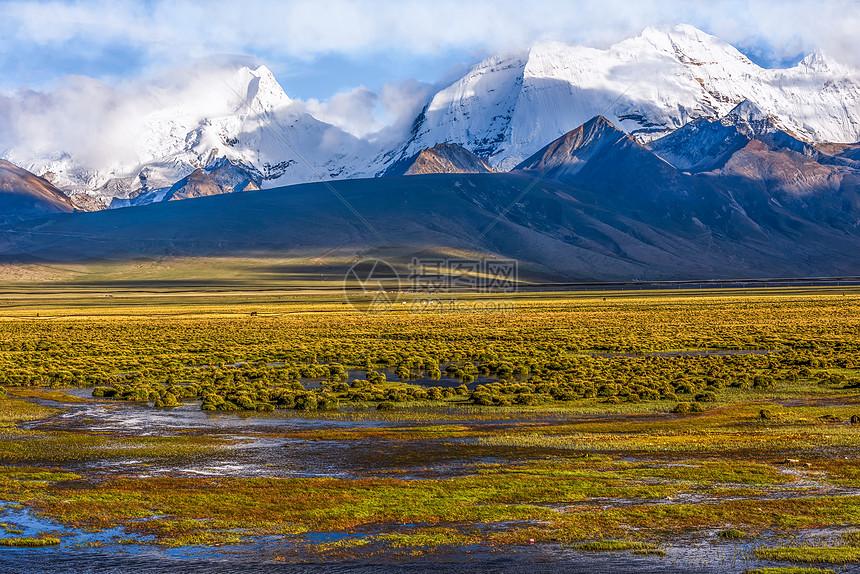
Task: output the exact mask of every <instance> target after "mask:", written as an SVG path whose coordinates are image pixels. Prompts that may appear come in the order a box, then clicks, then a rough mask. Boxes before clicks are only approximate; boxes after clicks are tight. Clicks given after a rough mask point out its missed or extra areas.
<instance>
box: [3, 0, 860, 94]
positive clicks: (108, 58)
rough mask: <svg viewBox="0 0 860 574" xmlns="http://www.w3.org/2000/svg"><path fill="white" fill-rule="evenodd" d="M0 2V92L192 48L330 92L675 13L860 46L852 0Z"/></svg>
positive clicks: (778, 42)
mask: <svg viewBox="0 0 860 574" xmlns="http://www.w3.org/2000/svg"><path fill="white" fill-rule="evenodd" d="M0 13H2V18H0V90H3V91H4V92H6V93H9V92H10V91H14V90H16V89H18V88H20V87H22V86H27V87H30V88H35V89H46V88H47V87H50V86H52V85H54V84H56V83H57V82H60V81H62V79H63V78H64V77H65V76H68V75H71V74H77V75H84V76H88V77H91V78H95V79H98V80H100V81H102V82H105V83H107V84H108V85H110V84H112V83H114V84H115V83H121V82H124V81H128V80H130V79H135V78H140V77H146V76H147V75H152V74H157V73H158V72H159V71H161V70H163V69H165V68H169V67H172V66H177V65H187V64H189V63H193V62H194V61H195V60H196V59H199V58H211V57H213V56H217V57H227V56H229V57H233V56H245V57H249V58H251V59H253V60H256V61H260V62H262V63H265V64H266V65H267V66H269V67H270V68H271V69H272V70H273V71H274V72H275V75H276V76H277V77H278V79H279V81H280V82H281V84H282V85H283V86H284V88H285V90H286V91H287V93H288V94H289V95H290V96H293V97H298V98H302V99H306V98H316V99H320V100H324V99H326V98H328V97H330V96H331V95H333V94H334V93H336V92H342V91H347V90H349V89H352V88H355V87H356V86H360V85H364V86H367V87H368V88H370V89H371V90H376V89H379V88H380V86H382V85H384V84H386V83H389V82H395V81H399V80H403V79H405V78H410V77H411V78H416V79H419V80H421V81H424V82H430V83H435V82H440V81H444V80H445V79H448V76H453V75H454V73H455V72H458V71H462V70H463V69H464V67H465V66H466V65H468V64H470V63H474V62H475V61H477V60H479V59H480V58H481V57H482V56H485V55H487V54H489V53H492V52H498V51H505V50H513V49H517V48H522V47H525V46H528V45H529V44H532V43H535V42H538V41H544V40H559V41H567V42H572V43H584V44H590V45H594V46H597V47H605V46H607V45H609V44H611V43H613V42H616V41H618V40H621V39H624V38H626V37H629V36H632V35H635V34H637V33H638V32H639V31H641V29H642V28H644V27H645V26H648V25H659V24H676V23H682V22H683V23H689V24H693V25H695V26H697V27H699V28H702V29H703V30H705V31H707V32H710V33H713V34H715V35H717V36H719V37H721V38H723V39H724V40H726V41H729V42H731V43H733V44H735V45H736V46H738V47H739V48H741V49H742V50H744V51H745V52H746V53H748V55H750V56H751V57H752V58H753V59H754V60H755V61H757V62H758V63H760V64H763V65H767V66H774V65H779V64H785V63H792V62H794V61H796V60H797V59H798V58H799V57H800V56H802V55H803V54H805V53H808V52H809V51H811V50H812V49H814V48H817V47H820V48H824V49H825V50H826V51H828V52H829V53H831V54H832V55H834V56H836V57H840V56H842V57H843V59H846V58H847V59H850V60H857V59H860V56H858V51H857V50H856V48H855V44H854V34H855V31H856V30H857V29H860V18H858V15H860V8H858V2H856V1H854V0H830V1H825V2H801V1H796V0H788V1H766V0H751V1H737V0H722V1H721V0H716V1H711V2H685V1H665V0H664V1H657V0H641V1H639V2H619V1H616V0H599V1H598V0H588V1H581V2H571V1H563V2H562V1H555V0H529V1H528V2H522V1H510V0H495V1H489V0H473V1H468V0H457V1H451V0H437V1H436V2H428V1H426V0H421V1H414V0H402V1H399V2H389V1H386V0H375V1H373V2H370V1H363V0H328V1H319V0H317V1H310V0H293V1H286V2H274V1H254V0H246V1H244V2H241V3H238V2H227V1H223V0H211V1H209V2H189V1H185V0H179V1H166V0H148V1H145V2H130V1H128V0H118V1H107V0H80V1H76V2H71V1H69V2H66V1H56V0H52V1H41V2H40V1H37V2H32V1H30V2H21V1H17V0H2V1H0ZM850 63H854V64H857V63H860V62H856V61H855V62H850Z"/></svg>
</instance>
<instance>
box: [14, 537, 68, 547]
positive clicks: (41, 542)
mask: <svg viewBox="0 0 860 574" xmlns="http://www.w3.org/2000/svg"><path fill="white" fill-rule="evenodd" d="M59 543H60V539H59V538H0V546H11V547H14V548H42V547H45V546H56V545H57V544H59Z"/></svg>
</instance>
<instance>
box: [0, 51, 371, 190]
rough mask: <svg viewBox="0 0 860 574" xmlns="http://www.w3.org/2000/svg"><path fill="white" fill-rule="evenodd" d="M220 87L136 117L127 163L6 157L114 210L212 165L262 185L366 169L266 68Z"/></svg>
mask: <svg viewBox="0 0 860 574" xmlns="http://www.w3.org/2000/svg"><path fill="white" fill-rule="evenodd" d="M219 88H220V89H219V90H216V91H215V93H214V94H212V95H211V96H209V97H208V98H207V100H206V101H204V102H201V101H199V100H198V99H193V98H190V99H188V100H187V101H179V102H175V103H174V104H173V105H170V106H168V107H165V108H163V109H159V110H156V111H155V112H152V113H150V114H149V115H147V116H146V117H144V118H141V122H142V126H141V129H139V130H138V134H139V137H137V139H136V140H135V141H133V142H132V146H133V148H134V152H135V157H134V159H133V160H132V161H129V160H125V161H107V162H104V163H103V164H96V165H94V164H92V163H87V162H86V161H85V160H82V159H81V158H79V157H76V155H75V153H74V150H57V151H56V152H54V153H48V154H45V155H43V156H41V157H35V158H33V157H27V158H24V157H19V154H18V152H17V151H16V150H15V149H12V150H10V151H8V152H7V153H5V154H4V157H6V158H8V159H10V160H11V161H14V162H15V163H17V164H18V165H22V166H24V167H26V168H27V169H29V170H30V171H33V172H35V173H39V174H43V175H46V177H47V178H48V179H50V180H51V181H52V182H53V183H54V184H55V185H57V186H58V187H60V188H61V189H64V190H65V191H67V192H69V193H70V194H71V195H73V196H74V195H75V194H79V193H87V194H89V195H91V196H95V197H97V198H99V199H101V200H102V201H103V202H104V203H105V204H106V205H112V206H113V207H118V206H119V207H122V206H126V205H139V204H145V203H151V202H152V201H160V200H161V199H163V197H164V196H165V195H166V191H167V189H169V188H170V187H171V186H172V185H173V184H174V183H175V182H176V181H178V180H179V179H182V178H184V177H186V176H187V175H189V174H190V173H191V172H193V171H194V170H196V169H198V168H207V167H209V168H213V167H218V165H221V164H220V163H218V162H224V161H228V162H230V163H231V164H233V165H234V166H237V167H239V168H241V169H242V170H244V171H247V172H248V173H249V174H254V175H255V177H252V178H251V179H259V180H260V181H265V182H266V187H276V186H281V185H288V184H292V183H300V182H306V181H315V180H317V179H319V178H320V177H321V178H334V177H348V176H350V175H352V173H353V172H354V171H355V167H356V166H364V165H366V164H367V162H368V159H366V158H365V157H364V156H363V155H362V150H364V149H365V146H366V144H363V143H362V142H360V141H359V140H357V139H356V138H354V137H352V136H349V135H348V134H346V133H344V132H343V131H341V130H339V129H338V128H335V127H334V126H332V125H330V124H326V123H324V122H321V121H319V120H317V119H316V118H314V117H312V116H311V115H309V114H307V113H305V112H304V111H303V110H302V109H301V107H299V106H296V105H294V102H293V100H291V99H290V98H289V97H288V96H287V95H286V93H284V90H283V89H282V88H281V86H280V85H279V84H278V82H277V80H275V77H274V76H273V75H272V73H271V72H270V71H269V70H268V69H267V68H266V67H265V66H260V67H258V68H256V69H251V68H248V67H243V68H240V69H238V70H237V71H236V72H235V73H234V74H232V77H228V78H225V79H224V81H223V86H219ZM365 155H368V156H369V155H371V154H365Z"/></svg>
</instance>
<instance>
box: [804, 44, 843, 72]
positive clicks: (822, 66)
mask: <svg viewBox="0 0 860 574" xmlns="http://www.w3.org/2000/svg"><path fill="white" fill-rule="evenodd" d="M797 67H798V68H805V69H806V70H807V71H809V72H811V73H819V74H827V73H830V74H846V73H850V71H851V69H850V68H849V67H848V66H845V65H843V64H840V63H839V62H837V61H836V60H834V59H833V58H831V57H830V56H828V55H827V54H826V53H825V52H824V50H821V49H818V50H815V51H814V52H812V53H811V54H809V55H808V56H806V57H805V58H804V59H802V60H801V61H800V63H798V65H797Z"/></svg>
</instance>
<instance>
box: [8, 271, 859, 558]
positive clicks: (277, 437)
mask: <svg viewBox="0 0 860 574" xmlns="http://www.w3.org/2000/svg"><path fill="white" fill-rule="evenodd" d="M462 297H464V298H468V297H470V295H468V294H464V295H462ZM485 297H487V296H485ZM505 297H506V298H507V300H508V302H509V303H510V305H506V306H504V308H505V309H507V310H506V311H505V312H498V313H492V312H488V313H480V314H476V313H471V314H461V313H444V314H431V315H427V314H424V315H422V314H417V315H416V314H411V313H409V312H408V311H407V310H405V309H394V310H392V311H391V312H388V313H382V314H373V315H371V314H366V313H359V312H355V311H353V310H351V309H346V308H344V306H343V305H342V302H341V301H338V300H336V298H332V297H330V296H325V297H324V296H318V295H313V294H290V293H271V292H266V293H260V294H254V293H252V292H245V293H241V294H236V295H232V296H226V295H223V294H219V295H218V296H217V297H215V296H208V295H206V294H199V295H195V296H188V295H184V296H182V297H179V296H176V297H172V296H170V294H159V295H158V297H153V296H152V295H151V294H139V293H119V294H117V295H116V296H114V297H112V298H111V299H110V301H109V302H106V301H105V300H104V299H102V298H99V297H96V296H94V295H93V294H89V293H82V294H79V295H78V296H68V297H63V298H57V299H46V298H41V297H36V296H32V295H28V294H27V293H20V292H19V293H8V294H5V295H4V296H3V301H2V310H0V384H2V389H3V390H2V391H0V395H2V396H0V506H2V509H0V525H2V527H3V529H4V531H5V533H4V532H3V531H0V541H2V542H0V544H2V545H3V546H2V548H0V570H3V571H20V570H22V569H23V570H29V571H52V572H89V571H91V572H122V571H129V570H136V571H141V572H170V571H176V570H177V569H180V570H182V569H184V570H189V571H193V570H195V569H204V568H205V569H207V570H208V571H213V572H239V571H241V572H255V571H260V572H264V571H265V572H271V571H279V570H283V571H298V572H305V571H306V572H317V571H336V570H337V569H342V570H349V571H354V572H361V571H379V570H380V569H382V570H387V571H391V572H400V571H406V570H409V569H414V568H415V567H416V565H420V567H421V568H422V569H424V570H428V571H437V570H438V571H440V572H441V571H445V572H458V571H473V570H474V569H478V568H480V569H486V570H493V571H504V572H507V571H510V572H519V571H529V572H542V571H546V572H550V571H559V570H564V571H570V572H615V571H619V570H624V571H628V572H691V571H695V572H739V573H740V572H746V571H753V570H756V569H767V568H783V570H780V571H781V572H803V571H807V572H808V571H813V570H815V571H824V572H827V571H840V572H841V571H853V570H854V569H857V568H860V497H858V494H860V471H858V470H857V469H858V466H857V458H858V451H860V440H858V437H860V424H856V422H855V424H852V422H851V421H852V417H854V416H855V415H860V390H858V389H860V290H856V289H855V288H845V287H842V288H839V289H831V288H827V287H821V288H816V289H752V290H740V289H738V290H727V289H723V290H719V291H708V290H695V291H690V292H684V291H681V292H672V293H658V292H635V293H629V292H628V293H611V292H608V293H600V294H599V295H597V294H594V293H590V294H584V293H521V294H508V295H505ZM252 311H253V312H254V315H251V312H252ZM16 568H17V570H16ZM4 569H5V570H4ZM810 569H813V570H810ZM763 571H767V570H763Z"/></svg>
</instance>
